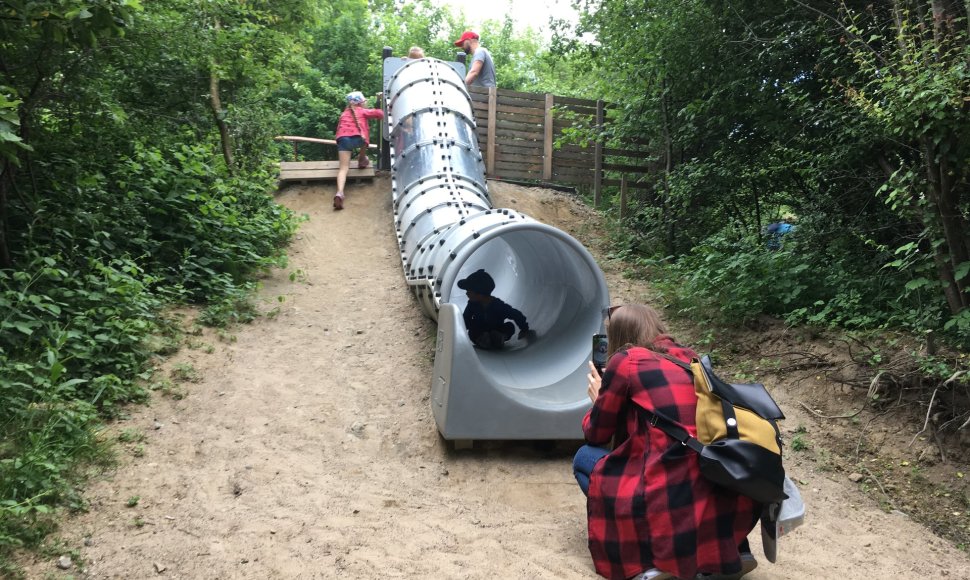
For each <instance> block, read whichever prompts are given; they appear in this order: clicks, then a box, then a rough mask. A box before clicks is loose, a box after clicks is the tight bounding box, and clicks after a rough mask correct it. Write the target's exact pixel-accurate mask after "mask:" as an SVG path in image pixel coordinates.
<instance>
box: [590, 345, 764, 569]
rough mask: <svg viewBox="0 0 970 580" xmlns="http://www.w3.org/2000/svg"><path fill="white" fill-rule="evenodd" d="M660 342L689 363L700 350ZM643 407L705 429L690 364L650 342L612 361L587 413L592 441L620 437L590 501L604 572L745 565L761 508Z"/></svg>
mask: <svg viewBox="0 0 970 580" xmlns="http://www.w3.org/2000/svg"><path fill="white" fill-rule="evenodd" d="M654 344H655V345H656V346H657V347H661V348H666V349H667V354H669V355H670V356H672V357H675V358H678V359H680V360H683V361H684V362H689V361H690V359H691V358H692V357H695V356H697V355H696V354H695V353H694V352H693V351H692V350H690V349H688V348H684V347H682V346H680V345H678V344H676V343H675V342H674V341H673V340H672V339H671V338H670V337H669V336H666V335H663V336H660V337H658V338H657V340H656V341H655V343H654ZM634 402H635V403H636V404H634ZM638 405H639V406H640V407H643V408H645V409H650V410H652V411H658V412H660V413H661V414H663V415H664V416H665V417H667V418H668V419H671V420H673V421H676V422H678V423H679V424H681V425H682V426H684V427H685V428H686V429H687V430H688V431H689V432H690V433H691V435H696V434H697V428H696V426H695V424H694V413H695V408H696V405H697V396H696V395H695V394H694V384H693V381H692V379H691V377H690V376H689V375H688V374H687V373H686V372H685V371H684V369H682V368H680V367H678V366H677V365H675V364H674V363H672V362H671V361H669V360H667V359H665V358H663V357H661V356H659V355H657V354H656V353H654V352H651V351H650V350H647V349H645V348H641V347H633V348H630V349H629V350H627V351H626V352H618V353H617V354H615V355H614V356H613V357H612V358H611V359H610V361H609V364H608V365H607V366H606V371H605V373H604V375H603V385H602V389H601V390H600V394H599V396H598V397H597V398H596V403H595V404H594V405H593V408H592V409H591V410H590V412H589V413H588V414H587V415H586V418H585V419H584V420H583V432H584V433H585V435H586V440H587V441H588V442H589V443H591V444H594V445H604V446H605V445H608V444H609V442H610V440H611V439H612V440H613V441H614V447H613V451H612V452H610V454H609V455H607V456H606V457H604V458H603V459H602V460H601V461H600V462H599V463H597V464H596V467H595V469H594V470H593V473H592V476H591V478H590V485H589V499H588V501H587V504H586V505H587V512H588V516H589V522H588V525H589V551H590V553H591V554H592V556H593V564H594V565H595V567H596V571H597V572H598V573H599V574H601V575H602V576H605V577H607V578H618V579H619V578H629V577H631V576H633V575H635V574H638V573H640V572H643V571H644V570H649V569H650V568H659V569H660V570H663V571H664V572H668V573H670V574H673V575H675V576H677V577H679V578H693V577H694V576H695V575H696V574H697V573H698V572H713V573H722V574H733V573H735V572H738V571H740V569H741V560H740V554H739V553H738V544H740V543H741V542H742V541H743V540H744V539H745V538H746V537H747V535H748V532H750V531H751V529H752V528H753V527H754V523H755V521H756V513H755V510H756V509H760V508H759V506H757V505H756V504H755V503H754V502H753V501H752V500H750V499H749V498H747V497H744V496H739V495H737V494H735V493H732V492H730V491H726V490H723V489H721V488H715V487H714V485H713V484H712V483H710V482H709V481H708V480H707V479H705V478H704V477H703V476H702V475H701V473H700V468H699V465H698V457H697V454H696V453H694V452H693V451H691V450H690V449H689V448H687V447H685V446H683V445H681V444H680V443H679V442H677V441H676V440H674V439H673V438H672V437H670V436H668V435H667V434H666V433H664V432H663V431H661V430H660V429H657V428H656V427H651V426H650V425H649V424H648V423H647V422H646V419H645V418H644V417H643V416H642V411H640V410H638Z"/></svg>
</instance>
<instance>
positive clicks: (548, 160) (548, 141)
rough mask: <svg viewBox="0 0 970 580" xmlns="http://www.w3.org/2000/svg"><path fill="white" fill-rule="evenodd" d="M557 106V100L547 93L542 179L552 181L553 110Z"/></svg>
mask: <svg viewBox="0 0 970 580" xmlns="http://www.w3.org/2000/svg"><path fill="white" fill-rule="evenodd" d="M553 106H555V99H554V98H553V96H552V95H551V94H550V93H546V110H545V115H543V117H544V118H543V125H544V128H545V131H543V133H544V134H543V136H542V178H543V179H552V145H553V133H552V109H553Z"/></svg>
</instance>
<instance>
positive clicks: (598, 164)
mask: <svg viewBox="0 0 970 580" xmlns="http://www.w3.org/2000/svg"><path fill="white" fill-rule="evenodd" d="M602 133H603V100H602V99H597V100H596V147H595V149H594V153H593V156H594V159H595V160H594V162H593V207H599V206H600V202H601V201H602V198H603V138H602Z"/></svg>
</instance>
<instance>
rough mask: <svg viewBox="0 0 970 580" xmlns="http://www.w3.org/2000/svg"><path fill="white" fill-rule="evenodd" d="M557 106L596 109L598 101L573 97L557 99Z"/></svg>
mask: <svg viewBox="0 0 970 580" xmlns="http://www.w3.org/2000/svg"><path fill="white" fill-rule="evenodd" d="M556 104H557V105H582V106H584V107H593V108H594V109H595V108H596V101H594V100H592V99H576V98H573V97H556Z"/></svg>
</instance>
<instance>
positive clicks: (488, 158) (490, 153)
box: [485, 87, 498, 174]
mask: <svg viewBox="0 0 970 580" xmlns="http://www.w3.org/2000/svg"><path fill="white" fill-rule="evenodd" d="M497 93H498V91H497V89H496V88H495V87H489V89H488V141H487V145H486V147H487V148H488V149H487V153H486V155H485V164H486V165H485V171H486V172H487V173H489V174H491V173H492V172H493V171H495V106H496V105H497V104H498V101H497V99H498V97H497Z"/></svg>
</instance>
